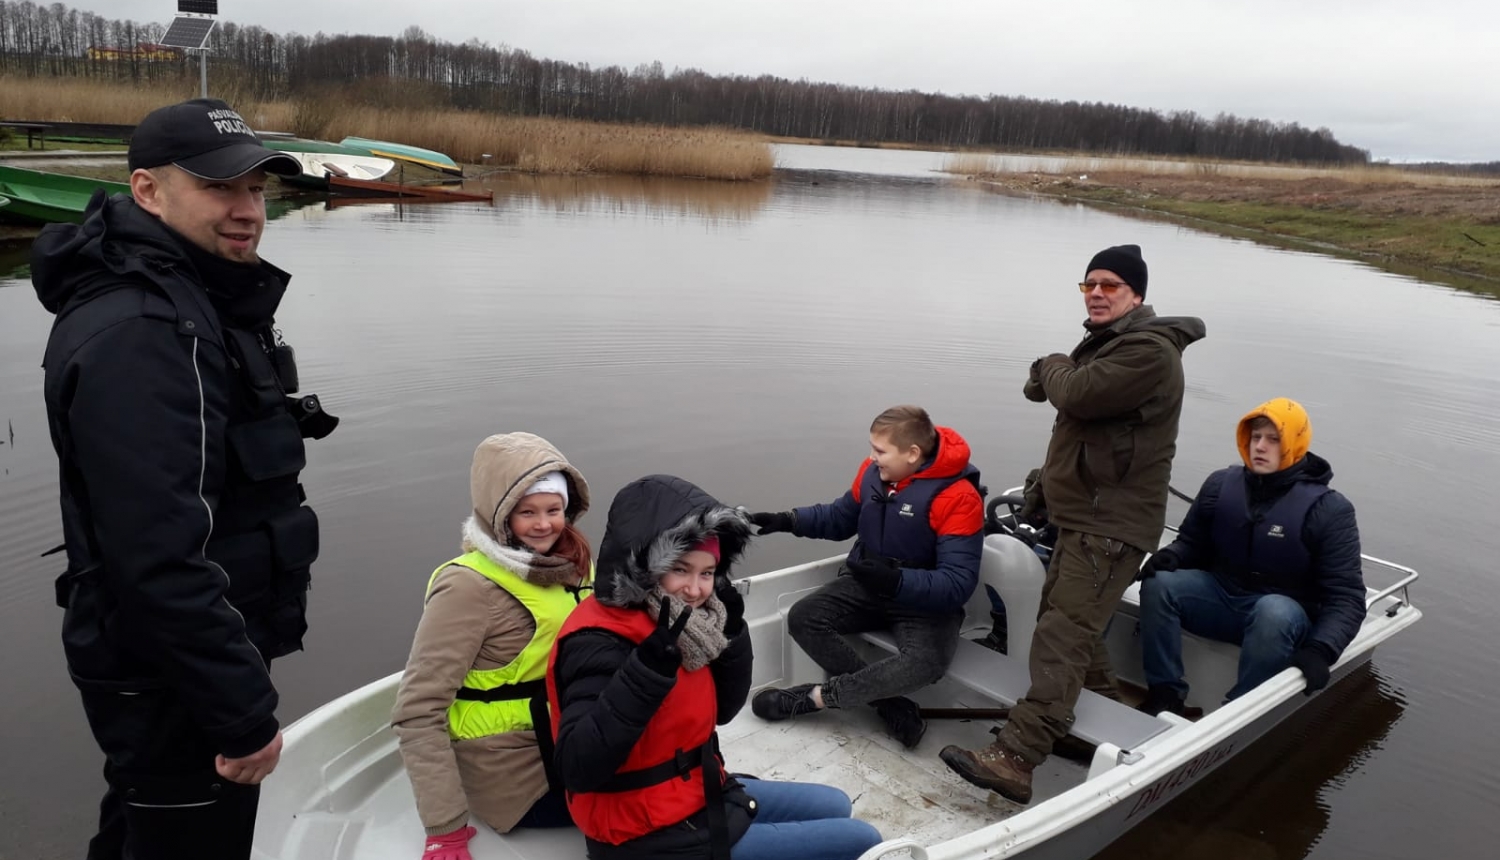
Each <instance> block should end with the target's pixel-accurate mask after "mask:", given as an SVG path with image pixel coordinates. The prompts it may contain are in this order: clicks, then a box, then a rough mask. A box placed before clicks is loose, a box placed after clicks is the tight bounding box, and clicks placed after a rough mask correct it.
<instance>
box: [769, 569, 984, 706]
mask: <svg viewBox="0 0 1500 860" xmlns="http://www.w3.org/2000/svg"><path fill="white" fill-rule="evenodd" d="M963 619H964V616H963V613H962V612H959V611H957V610H955V611H952V612H919V611H916V610H912V609H905V608H903V607H902V606H900V605H899V604H897V603H896V602H895V601H892V600H889V599H887V598H884V597H878V596H876V595H875V594H873V593H872V592H871V591H870V590H869V589H867V588H865V587H864V586H863V585H860V583H859V580H857V579H855V578H854V577H852V576H840V577H838V578H837V579H835V580H834V581H832V582H829V583H825V584H824V585H823V587H822V588H819V589H818V590H817V591H814V592H813V593H812V594H809V595H808V596H806V597H804V598H802V599H801V600H798V601H797V602H796V603H794V604H792V608H791V611H790V612H789V613H788V614H787V628H788V629H789V630H790V631H791V633H792V639H793V640H794V641H796V643H797V644H798V645H799V646H801V648H802V650H803V651H805V652H807V656H809V657H811V658H812V659H813V662H815V663H817V664H818V665H819V666H821V667H822V668H823V671H825V672H827V673H828V675H829V678H828V681H827V682H826V683H824V684H823V704H825V705H827V706H828V707H830V708H853V707H856V706H858V705H867V704H869V703H871V702H873V701H875V700H876V699H884V698H888V697H891V696H904V695H906V694H907V693H911V692H914V691H916V690H920V689H922V688H923V687H926V686H928V685H929V684H935V683H937V682H938V680H939V679H941V678H942V677H943V673H944V672H946V671H947V670H948V664H949V663H951V662H953V652H954V651H956V650H958V629H959V628H960V627H961V626H963ZM867 630H889V631H890V632H891V638H893V639H895V640H896V648H897V651H896V653H895V654H893V655H892V656H890V657H886V658H885V659H883V660H880V661H878V662H875V663H866V662H865V660H864V658H863V657H860V656H859V652H857V651H855V650H854V648H853V647H852V646H851V645H850V644H849V642H848V640H846V639H845V638H844V634H846V633H863V632H865V631H867Z"/></svg>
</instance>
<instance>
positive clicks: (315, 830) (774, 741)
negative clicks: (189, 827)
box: [253, 534, 1422, 860]
mask: <svg viewBox="0 0 1500 860" xmlns="http://www.w3.org/2000/svg"><path fill="white" fill-rule="evenodd" d="M842 560H843V557H842V556H836V557H833V558H828V559H824V560H822V561H818V562H813V563H810V564H803V565H798V566H796V567H790V568H786V569H783V570H774V571H768V572H764V573H759V574H754V575H751V576H746V577H744V578H741V579H737V580H736V583H737V584H738V587H739V588H740V589H741V591H742V592H743V593H744V595H745V603H746V613H745V614H746V620H747V621H748V622H749V624H750V629H751V632H752V636H753V637H754V646H755V655H756V659H755V679H754V680H755V684H756V686H763V685H777V686H782V685H787V684H795V683H805V682H810V681H817V680H821V678H822V673H821V670H819V669H818V667H817V666H816V665H815V664H813V663H812V662H811V661H810V660H809V659H808V658H807V657H806V655H804V654H803V653H802V652H801V650H800V649H798V648H797V646H796V645H795V644H794V643H793V642H792V640H791V637H790V636H789V635H788V633H787V629H786V614H787V611H788V609H789V608H790V607H791V605H792V604H793V603H795V602H796V601H797V599H798V598H799V597H801V596H803V595H805V594H807V593H808V592H810V591H812V590H813V589H815V588H817V587H818V586H819V585H820V584H821V583H823V582H826V581H828V580H829V579H830V578H831V577H833V576H835V575H837V570H838V567H839V564H840V562H841V561H842ZM1365 561H1366V566H1365V575H1366V581H1367V582H1370V581H1372V580H1374V579H1376V578H1378V577H1384V578H1386V579H1389V580H1392V582H1391V583H1390V584H1389V585H1387V586H1384V587H1382V588H1379V589H1374V588H1371V589H1369V590H1368V597H1367V600H1366V607H1367V612H1366V616H1365V620H1364V624H1363V626H1362V627H1361V629H1360V631H1359V634H1358V635H1357V636H1356V637H1355V639H1354V641H1353V642H1352V643H1351V644H1350V645H1349V647H1348V648H1347V649H1345V651H1344V653H1343V655H1342V656H1341V657H1340V658H1339V661H1338V663H1336V664H1335V665H1334V667H1333V670H1332V680H1331V681H1330V685H1329V686H1330V687H1332V686H1334V685H1336V684H1337V683H1338V682H1339V680H1340V679H1342V678H1344V677H1346V676H1347V675H1349V674H1350V673H1351V672H1352V671H1354V670H1355V669H1356V668H1358V667H1359V666H1361V665H1362V664H1364V663H1366V662H1368V661H1369V660H1370V657H1371V655H1372V653H1373V652H1374V650H1375V648H1376V647H1377V646H1378V645H1381V644H1382V643H1384V642H1386V641H1387V640H1389V639H1390V638H1391V637H1392V636H1395V635H1396V634H1397V633H1399V632H1401V631H1402V630H1404V629H1406V628H1407V627H1408V626H1410V625H1411V624H1413V623H1415V622H1416V621H1417V620H1418V619H1419V618H1421V617H1422V613H1421V612H1420V610H1418V609H1417V608H1416V607H1415V606H1413V605H1412V604H1411V602H1410V597H1409V590H1410V586H1411V584H1412V583H1413V582H1414V581H1415V580H1416V579H1417V576H1418V574H1417V572H1416V571H1414V570H1412V569H1410V568H1407V567H1403V566H1401V565H1398V564H1393V563H1390V562H1386V561H1382V560H1380V559H1376V558H1372V557H1369V556H1366V557H1365ZM1044 576H1045V572H1044V570H1043V567H1042V564H1041V562H1040V560H1039V558H1038V556H1037V554H1036V553H1035V552H1034V551H1033V550H1032V549H1031V548H1030V547H1029V546H1028V545H1027V544H1026V543H1024V542H1022V541H1021V540H1019V539H1017V538H1016V537H1013V536H1010V535H1008V534H992V535H990V536H989V537H987V538H986V539H985V548H984V561H983V564H982V568H981V580H982V582H983V583H984V584H987V585H990V586H992V587H994V588H995V589H996V590H997V592H998V593H999V594H1000V595H1001V596H1002V598H1003V599H1004V602H1005V604H1006V607H1007V611H1008V616H1009V619H1010V624H1009V630H1008V635H1007V637H1006V641H1007V652H1008V653H1007V654H1000V653H998V652H996V651H994V650H991V649H990V648H987V647H985V646H983V645H981V644H979V642H977V641H975V640H977V639H978V638H980V637H983V636H984V635H985V634H987V633H988V632H989V630H990V626H991V622H990V608H991V604H990V601H989V599H988V596H987V592H986V591H985V589H984V588H983V587H981V588H979V589H977V590H976V593H975V596H974V598H973V599H971V601H970V603H969V606H968V607H967V617H966V621H965V625H964V629H963V633H962V635H963V637H964V639H965V641H962V642H960V643H959V649H958V652H957V654H956V656H955V657H954V660H953V664H952V666H951V667H950V669H949V672H948V675H947V676H946V677H945V678H944V679H943V680H942V681H941V682H939V683H938V684H936V685H934V686H932V687H930V688H927V689H925V690H922V691H920V692H918V693H917V694H915V695H914V696H913V698H915V699H917V700H918V702H919V703H920V704H922V706H923V707H924V708H947V709H955V708H986V709H996V708H1003V707H1007V706H1009V705H1011V704H1013V703H1014V702H1015V701H1016V699H1018V698H1019V697H1022V696H1024V695H1025V692H1026V689H1027V687H1028V685H1029V675H1028V671H1027V662H1026V654H1027V650H1028V648H1029V643H1030V639H1031V633H1032V630H1033V628H1034V627H1035V618H1036V611H1037V607H1038V605H1039V602H1040V594H1041V586H1042V581H1043V579H1044ZM1138 588H1139V586H1138V585H1132V586H1131V588H1130V590H1129V591H1128V592H1127V593H1126V595H1125V597H1124V599H1123V600H1122V601H1121V603H1120V606H1119V608H1118V610H1117V611H1116V615H1115V619H1114V622H1113V623H1112V624H1111V625H1110V629H1109V631H1108V633H1107V634H1106V642H1107V643H1108V645H1109V648H1110V653H1111V656H1112V658H1113V660H1114V666H1115V668H1116V670H1117V672H1118V673H1119V674H1120V676H1121V678H1122V679H1124V680H1127V681H1132V682H1135V683H1137V684H1139V683H1140V682H1141V680H1142V679H1141V670H1140V666H1141V655H1140V645H1139V636H1138V622H1137V619H1138V615H1139V602H1138V593H1139V592H1138ZM1184 639H1185V641H1184V663H1185V665H1186V667H1187V680H1188V682H1189V683H1190V685H1191V687H1192V690H1193V696H1192V697H1190V698H1189V702H1188V704H1189V705H1193V706H1198V707H1201V708H1202V709H1203V711H1204V715H1203V716H1202V717H1201V718H1199V719H1197V720H1195V721H1190V720H1187V719H1184V718H1182V717H1179V716H1177V715H1175V714H1171V713H1164V714H1162V715H1161V716H1159V717H1152V716H1148V715H1146V714H1144V713H1142V712H1140V711H1137V710H1135V709H1134V708H1131V707H1129V706H1128V705H1125V704H1121V703H1120V702H1116V701H1113V700H1111V699H1107V698H1105V697H1103V696H1099V695H1097V694H1094V693H1091V692H1088V691H1085V692H1084V693H1083V695H1082V697H1081V698H1080V699H1079V702H1078V706H1077V709H1076V715H1077V721H1076V723H1075V725H1074V729H1073V733H1072V735H1073V737H1072V739H1071V740H1072V741H1073V743H1072V744H1070V745H1071V746H1074V747H1079V748H1081V749H1082V750H1083V751H1084V753H1085V755H1082V756H1077V755H1075V756H1074V757H1073V758H1067V757H1064V756H1062V755H1053V756H1052V757H1051V758H1049V759H1048V760H1047V761H1046V762H1045V763H1044V764H1043V765H1041V766H1040V767H1038V769H1037V771H1036V774H1035V783H1034V792H1035V796H1034V798H1033V800H1032V802H1031V804H1030V805H1028V806H1018V805H1016V804H1013V803H1010V802H1009V801H1006V800H1004V799H1002V798H1000V796H999V795H996V794H992V793H989V792H985V791H983V790H982V789H979V788H975V787H974V786H971V785H969V784H968V783H966V782H964V781H963V780H962V779H960V778H959V777H958V776H957V775H955V774H953V773H952V772H950V771H949V770H948V769H947V768H946V767H945V766H944V765H943V764H942V763H941V762H940V761H939V760H938V757H937V752H938V750H940V749H942V747H943V746H944V745H945V744H948V743H957V744H960V745H963V746H966V747H970V748H973V747H978V746H982V745H984V744H986V743H988V742H989V741H990V740H991V738H990V735H989V734H988V729H989V728H990V727H991V726H993V725H994V722H993V721H991V720H985V719H973V720H957V719H930V720H929V729H928V732H927V735H926V737H925V738H924V739H923V741H922V743H921V744H920V745H919V746H918V748H917V749H915V750H906V749H904V748H902V747H901V745H900V744H899V743H897V742H896V741H894V740H892V739H891V738H889V737H887V736H886V734H885V732H884V730H883V728H882V726H881V725H880V723H879V719H878V717H877V716H876V715H875V714H874V712H873V711H871V710H869V709H855V710H851V711H826V712H822V713H819V714H817V715H814V716H809V717H804V718H800V719H796V720H791V721H787V722H779V723H768V722H764V721H762V720H760V719H759V718H757V717H755V716H754V715H753V714H751V712H750V708H749V707H746V708H745V709H744V710H743V711H742V712H741V713H740V714H739V716H738V717H737V718H736V719H735V720H734V721H733V722H731V723H730V724H729V725H727V726H724V727H723V728H722V729H721V730H720V738H721V741H722V749H723V750H724V755H725V759H726V765H727V767H728V768H729V769H730V770H731V771H733V772H737V773H745V774H752V775H755V776H759V777H763V778H767V779H793V780H809V781H815V782H823V783H828V784H831V785H836V786H838V787H840V788H842V789H844V790H845V791H846V792H848V794H849V795H850V796H851V797H853V798H855V803H854V814H855V815H856V816H857V817H860V818H863V819H864V820H866V821H869V822H871V823H872V824H874V825H875V826H876V827H877V828H879V830H880V832H881V833H882V834H883V835H884V836H885V837H886V840H887V841H885V842H883V843H881V844H880V845H878V846H876V847H874V848H872V849H871V850H870V851H868V852H867V853H866V854H865V855H864V856H863V857H862V858H861V860H876V858H882V857H887V856H889V857H911V858H917V860H923V859H924V858H927V860H979V858H1011V857H1025V858H1026V860H1077V858H1081V857H1089V856H1092V855H1093V854H1095V853H1096V852H1098V851H1099V850H1101V849H1102V848H1104V847H1105V846H1106V845H1107V844H1109V843H1110V842H1111V841H1113V840H1114V839H1116V838H1118V837H1119V836H1121V835H1122V834H1124V833H1125V832H1126V831H1127V830H1129V829H1130V828H1132V827H1134V826H1135V825H1137V824H1139V823H1141V822H1142V821H1144V820H1146V819H1147V818H1148V817H1149V816H1150V815H1151V814H1152V812H1154V811H1155V810H1156V809H1158V808H1160V807H1161V806H1163V805H1164V804H1165V803H1166V802H1167V801H1168V800H1170V799H1171V798H1173V797H1175V796H1177V795H1178V794H1181V793H1182V792H1183V791H1185V790H1187V789H1188V788H1189V787H1190V786H1192V785H1193V784H1194V783H1196V782H1198V781H1199V780H1201V779H1202V778H1203V777H1205V776H1206V775H1208V774H1209V773H1210V772H1212V771H1213V770H1214V769H1215V768H1217V767H1218V766H1220V765H1221V764H1223V763H1224V762H1226V761H1228V760H1230V759H1231V758H1232V757H1234V756H1235V755H1237V754H1239V753H1241V752H1242V751H1244V750H1245V748H1246V747H1248V746H1249V745H1250V744H1251V743H1252V742H1253V741H1254V740H1255V739H1256V738H1258V737H1260V736H1261V735H1263V734H1265V733H1266V732H1268V731H1270V730H1271V729H1272V728H1274V727H1275V726H1276V725H1277V724H1278V723H1280V722H1281V721H1282V720H1284V719H1286V718H1287V717H1288V716H1290V715H1292V714H1293V713H1294V712H1296V711H1297V710H1299V709H1301V708H1303V707H1306V706H1307V705H1308V704H1309V703H1311V702H1314V701H1316V700H1317V697H1318V696H1321V695H1324V694H1325V693H1326V692H1327V691H1326V690H1325V691H1324V692H1322V693H1318V694H1315V695H1314V696H1313V697H1307V696H1305V695H1303V688H1304V681H1303V677H1302V674H1301V672H1299V671H1298V670H1297V669H1286V670H1284V671H1282V672H1281V673H1280V674H1278V675H1276V676H1275V677H1273V678H1271V679H1270V680H1268V681H1266V682H1265V683H1263V684H1261V685H1260V686H1259V687H1257V688H1256V689H1254V690H1252V691H1251V692H1249V693H1247V694H1245V695H1243V696H1241V697H1240V698H1238V699H1235V700H1234V701H1232V702H1229V703H1227V704H1222V703H1221V702H1220V701H1219V698H1220V697H1222V695H1223V693H1224V691H1227V690H1228V689H1229V688H1230V687H1231V686H1233V684H1234V678H1235V673H1236V664H1237V660H1238V655H1239V649H1238V647H1236V646H1233V645H1228V644H1225V643H1220V642H1212V641H1208V640H1204V639H1200V638H1198V637H1195V636H1191V635H1186V636H1185V637H1184ZM860 645H861V647H865V648H868V649H870V651H871V653H872V655H873V654H876V653H878V652H879V651H881V650H882V649H890V648H892V647H893V646H892V644H891V641H890V639H889V638H888V637H886V636H883V635H875V634H866V635H864V636H863V637H861V639H860ZM399 678H400V674H399V673H397V674H393V675H391V676H389V677H386V678H382V679H380V680H378V681H375V682H373V683H370V684H368V685H366V686H364V687H362V688H360V689H358V690H355V691H353V692H351V693H349V694H347V695H345V696H342V697H341V698H339V699H337V700H335V701H333V702H330V703H328V704H326V705H324V706H322V707H320V708H318V709H317V710H315V711H313V712H312V713H310V714H308V715H307V716H305V717H303V718H302V719H301V720H298V721H297V722H296V723H294V724H293V725H292V726H290V727H289V728H288V729H287V730H286V746H285V749H284V751H283V753H282V759H281V765H280V767H279V769H278V770H277V771H276V773H275V775H274V776H273V777H272V778H271V779H270V780H268V781H267V782H266V783H265V785H264V787H263V792H262V798H261V805H260V814H259V818H258V821H257V828H256V839H255V849H254V854H253V856H254V857H255V858H257V860H409V858H411V857H415V856H418V855H419V854H420V853H421V848H422V839H423V837H422V833H423V831H422V827H421V824H420V821H419V820H418V818H417V813H416V808H415V805H414V802H413V799H412V794H411V787H410V785H409V783H408V782H407V779H406V774H405V772H404V771H403V769H402V764H401V757H400V755H399V753H398V752H397V747H396V737H395V734H394V732H393V731H392V730H391V728H390V714H391V707H392V705H393V703H394V701H395V695H396V686H397V682H398V681H399ZM470 850H471V851H472V853H473V855H474V857H475V858H476V860H500V858H505V860H564V858H567V860H576V858H581V857H582V856H583V855H584V845H583V837H582V836H581V835H580V834H579V833H578V832H577V831H576V830H572V829H561V830H517V831H514V832H513V833H511V834H508V835H504V836H502V835H499V834H496V833H495V832H493V831H491V830H489V829H488V828H485V827H484V826H483V825H479V834H478V835H477V836H476V837H475V838H474V840H473V841H472V842H471V843H470Z"/></svg>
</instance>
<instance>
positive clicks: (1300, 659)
mask: <svg viewBox="0 0 1500 860" xmlns="http://www.w3.org/2000/svg"><path fill="white" fill-rule="evenodd" d="M1292 665H1293V666H1296V667H1297V668H1298V669H1301V670H1302V674H1303V676H1305V677H1306V678H1307V689H1306V690H1303V691H1302V695H1304V696H1311V695H1312V694H1313V693H1316V692H1318V691H1319V690H1321V689H1323V688H1324V687H1326V686H1328V667H1329V666H1332V665H1333V661H1332V660H1329V659H1328V656H1327V655H1326V654H1324V653H1323V651H1322V650H1321V649H1319V648H1314V647H1304V648H1298V649H1297V651H1296V653H1294V654H1292Z"/></svg>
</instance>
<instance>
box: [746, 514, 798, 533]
mask: <svg viewBox="0 0 1500 860" xmlns="http://www.w3.org/2000/svg"><path fill="white" fill-rule="evenodd" d="M750 522H752V523H754V524H755V525H756V526H758V527H759V530H758V531H757V532H756V534H758V535H772V534H776V533H777V532H789V531H791V530H792V526H794V525H796V524H797V515H796V514H794V513H792V512H791V511H779V512H777V513H774V514H751V515H750Z"/></svg>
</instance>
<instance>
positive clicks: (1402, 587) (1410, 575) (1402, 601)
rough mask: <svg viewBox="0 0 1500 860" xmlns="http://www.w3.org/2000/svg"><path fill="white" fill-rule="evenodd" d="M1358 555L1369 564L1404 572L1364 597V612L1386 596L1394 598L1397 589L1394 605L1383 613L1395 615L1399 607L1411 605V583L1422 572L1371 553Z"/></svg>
mask: <svg viewBox="0 0 1500 860" xmlns="http://www.w3.org/2000/svg"><path fill="white" fill-rule="evenodd" d="M1359 557H1360V560H1361V561H1367V562H1369V563H1371V564H1378V565H1380V566H1381V567H1386V568H1390V569H1391V570H1394V571H1396V572H1398V573H1404V574H1406V575H1405V576H1403V577H1401V578H1400V579H1399V580H1397V581H1396V582H1395V584H1393V585H1388V586H1386V587H1385V588H1384V589H1382V590H1380V591H1377V592H1375V594H1374V595H1372V596H1370V597H1368V598H1366V599H1365V611H1366V612H1369V611H1370V610H1371V609H1372V608H1374V606H1375V604H1377V603H1379V602H1380V601H1382V600H1385V599H1386V598H1388V597H1391V598H1394V596H1395V594H1396V592H1398V591H1399V592H1401V597H1400V598H1399V599H1396V603H1395V605H1394V606H1392V607H1391V608H1390V609H1387V610H1386V611H1385V614H1386V615H1387V616H1388V617H1389V616H1392V615H1395V614H1396V613H1397V612H1399V611H1400V610H1401V607H1403V606H1410V605H1411V584H1412V583H1413V582H1416V581H1417V580H1418V579H1419V578H1421V576H1422V574H1420V573H1417V572H1416V570H1414V569H1412V568H1410V567H1407V566H1406V565H1404V564H1397V563H1395V562H1394V561H1386V560H1385V559H1383V558H1376V557H1375V556H1373V555H1365V554H1364V553H1360V554H1359Z"/></svg>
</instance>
